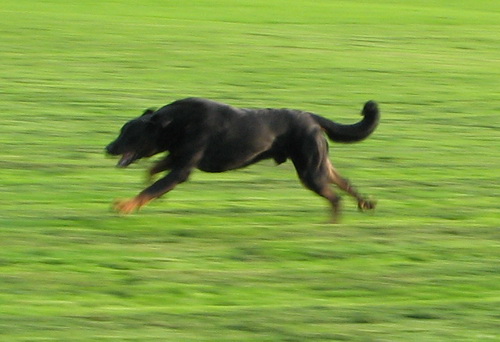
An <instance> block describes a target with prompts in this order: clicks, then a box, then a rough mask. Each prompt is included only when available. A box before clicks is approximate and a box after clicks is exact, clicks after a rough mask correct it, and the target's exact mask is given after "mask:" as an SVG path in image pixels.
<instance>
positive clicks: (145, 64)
mask: <svg viewBox="0 0 500 342" xmlns="http://www.w3.org/2000/svg"><path fill="white" fill-rule="evenodd" d="M0 14H1V15H2V20H1V21H0V45H1V49H0V60H1V61H2V69H1V71H0V77H1V82H0V93H1V95H0V104H1V107H2V110H1V111H0V118H1V124H0V184H1V189H2V196H1V197H0V209H1V210H0V227H1V228H0V339H1V340H5V341H38V340H40V341H41V340H44V341H62V340H64V341H309V340H315V341H336V340H338V341H401V340H404V339H406V340H414V341H498V340H500V335H499V329H498V321H499V319H500V316H499V312H498V306H499V304H500V298H499V295H498V294H499V284H500V277H499V274H500V272H499V271H500V269H499V263H498V259H499V257H500V252H499V248H498V247H499V246H498V241H499V238H500V236H499V225H500V215H499V210H498V209H499V206H498V195H499V189H500V186H499V184H500V182H499V181H500V179H499V178H500V176H499V175H500V172H499V171H500V162H499V159H498V151H499V147H500V144H499V140H498V135H499V129H500V120H499V116H498V111H499V109H500V104H499V103H500V102H499V99H500V96H499V93H500V92H499V86H498V80H499V76H500V69H499V68H498V66H499V61H500V53H499V46H500V39H499V35H498V32H499V22H500V3H497V2H492V1H483V0H479V1H478V0H476V1H470V0H466V1H459V2H457V1H449V0H446V1H440V2H433V1H425V0H417V1H413V2H411V3H407V2H399V1H391V0H372V1H363V2H361V1H326V0H320V1H314V2H310V1H304V0H288V1H284V0H266V1H264V0H253V1H247V0H243V1H237V2H234V1H229V0H217V1H208V0H193V1H189V2H180V1H155V0H145V1H141V2H140V3H139V2H136V1H129V0H123V1H91V0H82V1H79V2H75V1H73V2H68V1H59V0H53V1H43V2H40V1H31V0H23V1H12V0H4V1H2V5H1V6H0ZM188 96H198V97H207V98H210V99H213V100H217V101H222V102H227V103H229V104H231V105H234V106H240V107H279V108H282V107H287V108H294V109H301V110H306V111H310V112H314V113H317V114H320V115H323V116H325V117H328V118H330V119H333V120H335V121H337V122H341V123H354V122H356V121H358V120H359V119H360V117H359V112H360V110H361V108H362V105H363V103H364V102H365V101H367V100H370V99H373V100H376V101H378V102H379V104H380V107H381V111H382V120H381V123H380V125H379V127H378V129H377V130H376V131H375V133H374V134H373V135H372V136H371V137H370V138H369V139H367V140H366V141H364V142H362V143H360V144H352V145H340V144H339V145H334V144H331V149H330V154H331V159H332V160H333V163H334V165H335V166H336V167H337V169H338V170H339V171H340V172H341V173H342V174H343V175H344V176H346V177H348V178H350V179H351V180H352V182H353V183H354V184H355V185H356V186H357V187H358V188H359V189H360V191H361V192H362V193H365V194H367V195H370V196H372V197H373V198H376V199H377V200H378V208H377V211H376V212H375V213H373V214H371V213H370V214H363V213H358V212H357V210H356V204H355V203H354V202H353V201H352V200H351V199H350V198H348V197H347V196H344V198H345V201H344V206H345V210H344V215H343V221H342V224H340V225H336V226H332V225H330V224H328V223H327V221H328V217H329V216H328V215H329V212H328V205H327V203H325V202H324V201H323V200H322V199H321V198H319V197H318V196H316V195H315V194H313V193H312V192H310V191H308V190H306V189H304V188H303V187H302V186H301V185H300V183H299V181H298V179H297V177H296V175H295V171H294V169H293V166H292V165H291V163H286V164H283V165H280V166H275V165H273V163H272V162H263V163H261V164H259V165H254V166H252V167H250V168H248V169H243V170H238V171H234V172H228V173H222V174H205V173H202V172H195V174H194V175H193V176H192V178H191V181H190V182H187V183H184V184H182V185H180V186H179V187H178V188H176V189H175V190H173V191H172V192H171V193H169V194H167V195H166V196H165V197H164V198H162V199H161V200H158V201H156V202H154V203H152V204H151V205H149V206H148V207H146V208H144V209H143V210H141V212H140V213H138V214H134V215H131V216H127V217H120V216H118V215H116V214H114V213H113V212H111V211H110V210H109V208H110V203H111V202H112V201H113V199H115V198H123V197H131V196H133V195H135V194H136V193H137V192H138V191H140V190H141V189H142V188H144V185H145V170H146V168H147V167H148V166H149V164H150V163H151V161H141V162H140V163H137V164H134V165H132V166H131V167H129V168H127V169H125V170H121V169H116V168H115V164H116V160H114V159H110V158H106V157H105V156H104V146H106V144H108V143H109V142H110V141H112V140H113V139H114V138H115V137H116V135H117V133H118V131H119V128H120V127H121V126H122V125H123V123H124V122H125V121H127V120H129V119H131V118H133V117H135V116H137V115H139V114H140V113H142V111H143V110H144V109H145V108H148V107H159V106H162V105H165V104H167V103H169V102H172V101H174V100H176V99H179V98H183V97H188Z"/></svg>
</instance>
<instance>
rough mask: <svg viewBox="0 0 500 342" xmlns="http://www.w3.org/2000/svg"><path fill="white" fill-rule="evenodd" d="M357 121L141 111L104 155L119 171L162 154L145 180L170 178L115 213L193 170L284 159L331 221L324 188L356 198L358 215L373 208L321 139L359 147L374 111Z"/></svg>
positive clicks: (199, 106)
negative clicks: (110, 157)
mask: <svg viewBox="0 0 500 342" xmlns="http://www.w3.org/2000/svg"><path fill="white" fill-rule="evenodd" d="M362 115H363V119H362V120H361V121H359V122H358V123H356V124H353V125H342V124H338V123H335V122H333V121H330V120H328V119H325V118H323V117H321V116H318V115H315V114H312V113H307V112H302V111H298V110H290V109H241V108H235V107H231V106H229V105H226V104H223V103H218V102H214V101H210V100H206V99H200V98H188V99H184V100H179V101H175V102H173V103H171V104H169V105H167V106H164V107H162V108H160V109H158V110H156V111H154V110H147V111H146V112H144V114H143V115H142V116H140V117H138V118H136V119H134V120H131V121H129V122H128V123H126V124H125V125H124V126H123V128H122V129H121V133H120V135H119V136H118V138H117V139H116V140H115V141H114V142H112V143H111V144H109V145H108V146H107V147H106V150H107V152H108V153H109V154H111V155H121V159H120V161H119V162H118V166H120V167H126V166H128V165H130V164H131V163H132V162H134V161H135V160H138V159H140V158H144V157H151V156H153V155H155V154H157V153H161V152H166V151H168V152H169V153H168V154H167V155H166V156H165V158H163V159H162V160H160V161H159V162H157V163H156V164H155V165H154V166H153V167H152V168H151V169H150V171H149V174H150V176H153V175H155V174H157V173H159V172H162V171H166V170H170V172H169V173H168V174H167V175H166V176H164V177H163V178H161V179H159V180H158V181H156V182H155V183H154V184H152V185H151V186H149V187H148V188H146V189H145V190H143V191H142V192H141V193H140V194H139V195H137V196H136V197H134V198H133V199H130V200H122V201H117V202H116V203H115V209H116V210H117V211H118V212H121V213H130V212H132V211H134V210H135V209H138V208H140V207H141V206H143V205H145V204H146V203H148V202H149V201H151V200H153V199H155V198H157V197H160V196H162V195H163V194H165V193H166V192H168V191H170V190H172V189H173V188H174V187H175V186H176V185H177V184H179V183H182V182H184V181H186V180H187V179H188V177H189V175H190V174H191V172H192V171H193V169H196V168H197V169H200V170H203V171H206V172H223V171H227V170H232V169H238V168H242V167H245V166H247V165H250V164H253V163H256V162H258V161H260V160H263V159H274V160H275V161H276V163H278V164H281V163H283V162H285V161H286V160H287V159H290V160H291V161H292V162H293V164H294V166H295V168H296V170H297V174H298V176H299V178H300V180H301V181H302V183H303V184H304V185H305V186H306V187H307V188H309V189H311V190H312V191H314V192H316V193H317V194H318V195H320V196H323V197H324V198H326V199H327V200H328V201H329V202H330V203H331V205H332V208H333V219H334V221H335V220H337V219H338V216H339V213H340V203H339V202H340V197H339V196H337V195H336V194H335V193H334V192H333V191H332V189H331V188H330V186H329V184H330V183H335V184H336V185H337V186H339V187H340V188H341V189H342V190H344V191H346V192H348V193H349V194H351V195H352V196H354V197H355V198H356V199H357V201H358V207H359V209H361V210H364V209H373V208H374V207H375V203H374V202H372V201H369V200H367V199H365V198H363V197H362V196H361V195H359V194H358V192H357V191H356V190H355V189H354V188H353V187H352V186H351V185H350V183H349V181H348V180H346V179H345V178H343V177H341V176H340V175H339V173H338V172H337V171H336V170H335V168H334V167H333V165H332V164H331V162H330V160H329V159H328V144H327V141H326V139H325V138H324V136H323V132H325V133H326V135H327V136H328V137H329V138H330V139H331V140H332V141H336V142H343V143H349V142H356V141H360V140H363V139H364V138H366V137H368V136H369V135H370V134H371V133H372V132H373V131H374V130H375V128H376V127H377V124H378V121H379V116H380V115H379V110H378V106H377V104H376V103H375V102H373V101H369V102H367V103H366V104H365V106H364V108H363V111H362Z"/></svg>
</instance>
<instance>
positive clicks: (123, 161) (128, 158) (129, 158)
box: [116, 152, 137, 167]
mask: <svg viewBox="0 0 500 342" xmlns="http://www.w3.org/2000/svg"><path fill="white" fill-rule="evenodd" d="M136 159H137V154H135V153H134V152H125V153H124V154H122V157H121V158H120V160H119V161H118V164H117V165H116V166H118V167H127V166H129V165H130V164H132V163H133V162H134V161H135V160H136Z"/></svg>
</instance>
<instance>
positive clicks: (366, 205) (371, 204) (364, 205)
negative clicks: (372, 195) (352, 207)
mask: <svg viewBox="0 0 500 342" xmlns="http://www.w3.org/2000/svg"><path fill="white" fill-rule="evenodd" d="M376 206H377V201H371V200H366V199H364V200H361V201H359V202H358V209H359V210H361V211H365V210H373V209H375V207H376Z"/></svg>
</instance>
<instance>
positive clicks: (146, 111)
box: [141, 108, 156, 116]
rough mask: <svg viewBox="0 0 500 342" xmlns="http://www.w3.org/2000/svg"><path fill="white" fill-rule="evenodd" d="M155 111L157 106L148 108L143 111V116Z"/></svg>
mask: <svg viewBox="0 0 500 342" xmlns="http://www.w3.org/2000/svg"><path fill="white" fill-rule="evenodd" d="M154 112H156V108H148V109H146V110H145V111H144V113H142V115H141V116H144V115H149V114H153V113H154Z"/></svg>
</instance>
